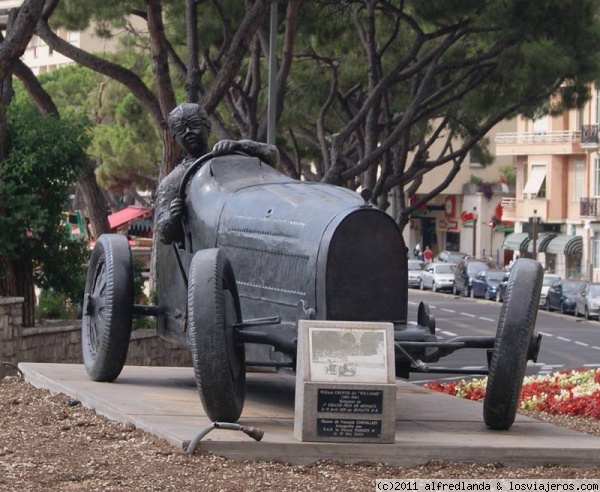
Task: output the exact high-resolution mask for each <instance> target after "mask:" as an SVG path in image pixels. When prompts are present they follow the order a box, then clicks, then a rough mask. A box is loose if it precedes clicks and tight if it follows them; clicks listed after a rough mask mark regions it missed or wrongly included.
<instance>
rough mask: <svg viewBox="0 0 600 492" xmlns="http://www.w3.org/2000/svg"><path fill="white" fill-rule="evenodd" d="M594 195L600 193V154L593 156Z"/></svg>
mask: <svg viewBox="0 0 600 492" xmlns="http://www.w3.org/2000/svg"><path fill="white" fill-rule="evenodd" d="M594 195H595V196H598V195H600V156H598V154H596V155H595V156H594Z"/></svg>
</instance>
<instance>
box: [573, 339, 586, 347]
mask: <svg viewBox="0 0 600 492" xmlns="http://www.w3.org/2000/svg"><path fill="white" fill-rule="evenodd" d="M575 345H581V346H582V347H589V345H588V344H587V343H583V342H578V341H577V340H575Z"/></svg>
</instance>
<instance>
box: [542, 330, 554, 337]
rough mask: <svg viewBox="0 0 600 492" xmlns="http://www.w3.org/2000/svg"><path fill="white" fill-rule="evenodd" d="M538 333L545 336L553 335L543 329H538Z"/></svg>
mask: <svg viewBox="0 0 600 492" xmlns="http://www.w3.org/2000/svg"><path fill="white" fill-rule="evenodd" d="M539 334H540V335H543V336H545V337H553V336H554V335H553V334H552V333H546V332H545V331H540V332H539Z"/></svg>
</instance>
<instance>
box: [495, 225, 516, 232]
mask: <svg viewBox="0 0 600 492" xmlns="http://www.w3.org/2000/svg"><path fill="white" fill-rule="evenodd" d="M494 230H495V231H496V232H515V226H500V227H496V228H495V229H494Z"/></svg>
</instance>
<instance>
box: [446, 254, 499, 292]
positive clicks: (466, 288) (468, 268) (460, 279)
mask: <svg viewBox="0 0 600 492" xmlns="http://www.w3.org/2000/svg"><path fill="white" fill-rule="evenodd" d="M490 268H494V269H497V268H498V265H496V263H494V262H493V261H492V260H490V259H487V258H476V257H474V256H466V257H465V258H463V259H462V260H460V261H459V262H458V263H457V265H456V270H455V271H454V284H453V285H452V293H453V294H458V293H461V294H462V295H463V296H465V297H469V296H470V295H471V281H472V280H473V278H475V275H477V274H478V273H479V272H480V271H482V270H488V269H490Z"/></svg>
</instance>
